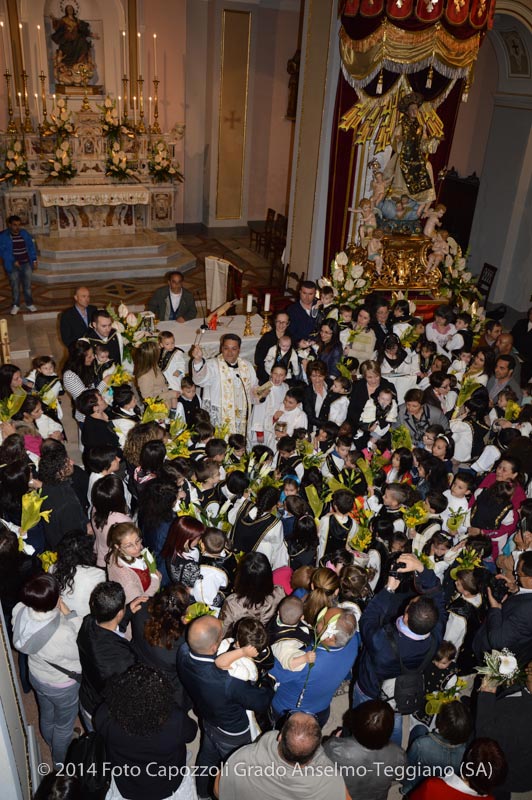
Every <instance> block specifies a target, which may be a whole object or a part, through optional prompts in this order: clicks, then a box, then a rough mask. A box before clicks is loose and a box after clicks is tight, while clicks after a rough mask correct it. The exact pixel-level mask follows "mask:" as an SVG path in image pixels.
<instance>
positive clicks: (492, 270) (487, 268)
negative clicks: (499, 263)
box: [477, 262, 497, 304]
mask: <svg viewBox="0 0 532 800" xmlns="http://www.w3.org/2000/svg"><path fill="white" fill-rule="evenodd" d="M496 274H497V267H494V266H493V265H492V264H487V263H486V262H484V266H483V267H482V272H481V273H480V275H479V276H478V281H477V289H478V290H479V292H480V294H481V295H482V297H483V299H484V304H486V303H487V302H488V297H489V295H490V292H491V287H492V286H493V282H494V280H495V275H496Z"/></svg>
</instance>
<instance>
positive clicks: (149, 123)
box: [148, 95, 151, 131]
mask: <svg viewBox="0 0 532 800" xmlns="http://www.w3.org/2000/svg"><path fill="white" fill-rule="evenodd" d="M148 128H149V129H150V131H151V95H150V96H149V97H148Z"/></svg>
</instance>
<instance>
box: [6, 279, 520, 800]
mask: <svg viewBox="0 0 532 800" xmlns="http://www.w3.org/2000/svg"><path fill="white" fill-rule="evenodd" d="M185 292H186V289H184V287H183V276H182V275H180V274H176V273H173V274H172V275H170V276H169V281H168V287H164V289H163V290H159V292H158V293H156V296H154V298H152V300H153V305H154V307H155V306H156V307H157V309H158V313H159V314H160V317H161V319H163V320H175V321H177V322H180V321H184V319H185V318H190V315H191V314H193V313H194V311H193V309H192V304H193V298H192V296H191V295H190V293H188V295H186V294H185ZM74 299H75V303H74V306H73V307H72V308H71V309H68V310H67V311H65V312H64V313H63V315H62V319H61V336H62V339H63V342H64V343H65V345H66V346H67V347H68V358H67V359H66V362H65V364H64V365H63V367H62V371H61V372H59V371H58V370H56V364H55V363H54V361H53V359H52V358H51V357H50V356H47V355H38V356H36V357H35V358H34V360H33V369H32V370H31V371H30V372H29V373H28V374H26V375H23V373H22V370H21V369H19V368H18V367H17V366H16V365H4V366H2V367H0V402H3V403H4V405H5V407H6V408H8V409H9V410H10V412H9V414H10V419H9V420H8V421H6V422H3V423H2V424H1V429H2V430H1V434H2V443H1V444H0V464H1V467H0V488H1V491H0V519H1V524H0V574H1V576H2V580H0V599H1V601H2V609H3V613H4V618H5V621H6V626H7V630H8V633H9V637H10V642H11V644H12V646H13V648H14V649H15V650H16V651H17V652H18V659H19V668H20V676H21V682H22V686H23V688H24V690H25V691H28V692H29V691H31V690H33V691H34V693H35V695H36V697H37V701H38V705H39V720H40V728H41V733H42V736H43V738H44V740H45V741H46V743H47V744H48V745H49V747H50V751H51V756H52V759H53V763H54V765H55V767H56V768H57V771H56V772H54V773H53V774H52V775H51V776H50V777H49V778H48V779H47V780H46V781H45V782H43V785H42V786H41V787H40V789H39V790H38V793H37V797H39V798H43V797H52V796H54V797H55V796H56V795H55V794H54V795H52V794H51V792H52V789H51V788H50V787H51V786H56V788H57V786H59V785H60V786H61V787H62V789H61V791H62V792H63V794H62V795H61V796H62V797H65V798H66V797H77V796H78V795H77V794H76V791H77V787H78V788H79V786H78V784H79V781H80V780H81V778H80V777H79V775H78V776H77V777H75V776H74V777H73V776H72V774H71V773H68V774H66V773H65V772H64V771H63V770H62V769H61V766H60V765H62V764H64V763H65V760H66V759H68V758H69V756H68V751H69V746H70V744H71V741H72V738H73V731H74V727H75V725H76V720H77V718H78V715H79V718H80V720H81V722H82V723H83V727H84V729H85V730H86V731H88V732H93V731H94V732H96V734H97V736H98V737H99V741H100V742H101V743H102V746H103V747H104V749H105V759H106V763H107V764H109V765H110V767H109V771H108V773H107V774H106V775H104V778H108V781H107V783H105V780H104V781H103V785H104V790H107V797H108V798H110V800H119V799H120V798H126V799H127V800H137V798H139V800H140V798H146V797H149V798H152V800H163V798H170V797H172V798H194V797H196V793H197V796H198V797H200V798H207V797H212V796H213V793H214V796H217V797H219V798H221V800H229V799H230V798H248V797H249V798H252V797H257V796H264V797H272V798H280V799H281V798H291V797H293V796H299V795H300V794H301V795H302V794H303V793H304V795H305V796H306V797H307V798H321V797H325V796H327V797H331V798H336V797H337V798H338V800H341V799H342V798H346V797H347V798H349V797H352V798H372V800H375V799H378V798H383V800H384V798H386V797H387V794H388V791H389V789H390V787H391V786H392V784H393V783H398V784H400V787H401V788H400V791H401V792H402V794H403V795H405V796H408V797H409V798H412V800H421V799H422V798H425V797H427V798H428V797H431V798H433V797H434V798H438V797H442V798H462V797H463V798H466V797H471V796H473V797H476V796H482V797H486V796H487V797H493V798H496V799H497V800H505V799H506V798H509V797H510V794H511V792H512V791H525V790H530V789H532V779H531V778H530V774H529V771H528V769H527V763H526V748H527V743H528V722H527V720H528V715H527V711H526V709H527V708H528V704H529V699H530V694H529V686H530V681H531V677H532V613H531V611H532V607H531V609H529V608H528V606H529V605H530V603H531V602H532V600H531V598H532V499H530V496H531V493H530V477H531V476H532V444H531V441H530V434H531V432H532V406H531V405H530V385H529V384H528V383H527V381H528V379H529V377H530V376H531V374H532V372H531V369H530V359H531V355H532V350H531V349H530V347H529V341H528V340H529V338H530V335H531V334H530V329H531V328H532V310H531V312H530V313H529V315H528V323H527V325H521V324H520V323H518V324H517V325H516V326H515V329H514V330H515V337H513V336H512V334H511V333H510V332H507V331H504V330H503V329H502V326H501V325H500V323H498V322H494V321H488V323H487V324H486V326H485V328H484V331H483V333H482V337H481V340H480V341H476V336H475V334H474V333H473V331H472V330H471V322H472V320H471V317H470V316H469V315H468V314H467V313H464V312H460V313H455V312H454V311H453V309H452V308H450V307H449V306H440V307H437V308H436V309H435V312H434V317H433V319H430V320H429V321H428V322H425V321H423V320H422V319H420V318H417V317H416V316H415V315H413V313H412V312H413V310H412V308H411V306H410V305H409V303H408V301H405V300H399V301H397V302H396V303H395V304H393V305H391V304H390V302H389V301H388V300H386V299H384V298H383V296H382V295H374V296H369V297H368V298H366V300H365V302H364V304H363V305H359V306H358V307H352V306H351V305H349V304H345V305H338V304H336V302H335V298H334V295H333V293H332V290H328V288H327V287H325V288H324V289H323V291H322V292H321V296H320V298H319V300H318V299H317V287H316V285H315V284H314V283H313V282H311V281H304V282H303V283H302V285H301V288H300V294H299V299H298V300H297V301H295V302H294V303H293V304H292V305H290V306H288V308H287V309H286V311H284V310H283V311H278V312H277V313H276V314H275V315H274V318H273V328H272V330H271V331H270V332H268V333H266V334H265V335H263V336H262V337H261V338H260V340H259V342H258V344H257V347H256V352H255V357H254V363H251V361H250V360H248V359H245V358H243V357H242V356H241V354H240V349H241V340H240V338H239V337H238V336H237V335H235V334H231V333H226V334H225V335H223V336H222V337H221V342H220V353H219V355H218V356H215V357H213V358H206V357H205V354H204V353H203V351H202V348H201V346H200V345H199V344H196V345H194V346H193V347H192V349H191V351H190V352H189V353H183V351H182V350H181V349H180V348H179V342H178V341H176V338H175V337H174V335H173V334H172V333H171V332H170V331H168V330H165V329H164V321H163V322H162V323H161V324H160V326H159V328H160V332H159V333H158V334H157V333H156V334H154V336H153V338H151V339H149V340H147V341H143V342H142V343H140V345H139V347H138V348H137V349H136V351H135V353H134V359H133V361H134V373H133V374H132V375H131V379H130V380H129V381H128V382H124V381H123V380H121V381H120V382H117V383H115V382H114V381H113V376H114V375H116V374H117V369H118V368H119V367H120V368H121V365H122V362H123V353H124V347H123V341H122V337H121V335H120V331H119V330H117V329H116V328H115V327H114V323H113V319H112V318H111V316H110V315H109V313H108V312H107V311H106V310H103V309H98V308H96V307H94V306H91V304H90V291H89V289H88V288H87V287H79V288H78V290H77V292H76V294H75V298H74ZM414 314H415V312H414ZM514 345H515V347H516V349H514ZM527 348H528V349H527ZM121 374H122V375H123V373H121ZM148 398H157V400H158V401H159V402H158V408H159V414H158V416H157V418H156V419H154V418H153V414H152V415H151V416H150V414H149V413H148V414H147V413H146V412H147V411H148V412H150V410H152V408H151V406H150V405H149V403H148V404H147V403H146V400H147V399H148ZM69 400H70V401H71V404H72V414H73V416H74V418H75V421H76V425H77V428H78V431H79V444H80V451H81V453H82V465H81V464H75V463H74V461H73V460H72V459H71V458H70V457H69V456H68V453H67V450H66V447H65V433H64V429H63V424H62V420H64V417H63V416H62V415H63V414H68V413H70V408H69ZM161 408H162V409H163V411H162V413H161ZM35 492H40V495H41V501H42V504H41V506H40V511H39V513H38V515H37V518H35V517H32V520H31V525H29V524H27V519H28V516H27V505H28V503H27V498H28V497H30V498H31V497H32V496H33V497H34V498H35V494H34V493H35ZM493 651H500V652H502V651H504V657H505V658H507V659H510V663H514V662H513V661H512V659H513V660H514V661H515V664H516V668H515V669H514V670H513V672H511V671H510V672H511V674H510V672H507V673H504V674H506V675H510V677H512V676H513V678H514V680H513V681H512V680H510V678H508V679H507V680H504V679H503V678H504V674H503V673H501V675H500V676H499V677H500V678H501V680H500V681H498V682H497V680H496V678H494V677H493V676H490V675H484V676H483V677H482V676H480V675H479V674H478V673H477V670H478V668H480V667H482V666H483V665H484V664H485V657H486V655H487V654H488V655H489V654H492V652H493ZM518 668H519V669H518ZM519 670H520V671H519ZM427 696H430V697H432V698H434V699H436V700H437V701H438V702H437V703H436V705H434V703H432V704H430V703H428V702H427V700H428V699H429V698H428V697H427ZM335 697H337V699H336V701H335V707H336V710H337V711H338V710H339V711H341V712H343V713H344V716H343V724H342V725H341V726H340V727H339V728H337V730H335V731H334V732H332V733H331V734H330V735H329V736H328V737H325V738H324V737H323V728H324V726H325V725H326V724H327V722H328V720H329V717H330V713H331V704H332V703H333V699H334V698H335ZM198 725H199V728H200V729H201V730H200V733H201V741H200V746H199V751H198V755H197V759H196V769H195V770H193V769H192V765H191V764H189V762H188V760H187V743H189V742H191V741H192V740H193V739H194V738H195V736H196V733H197V727H198ZM154 765H155V766H154ZM47 792H48V794H47ZM57 796H58V795H57Z"/></svg>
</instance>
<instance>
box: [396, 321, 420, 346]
mask: <svg viewBox="0 0 532 800" xmlns="http://www.w3.org/2000/svg"><path fill="white" fill-rule="evenodd" d="M418 338H419V337H418V335H417V333H416V329H415V328H414V326H413V325H409V326H408V328H406V329H405V330H404V331H403V333H402V334H401V338H400V342H401V347H404V348H405V350H409V349H410V348H411V347H412V345H413V344H414V343H415V342H416V341H417V340H418Z"/></svg>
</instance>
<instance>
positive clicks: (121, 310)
mask: <svg viewBox="0 0 532 800" xmlns="http://www.w3.org/2000/svg"><path fill="white" fill-rule="evenodd" d="M128 314H129V308H128V307H127V306H126V305H125V303H120V305H119V306H118V316H119V317H120V318H121V319H124V317H127V315H128Z"/></svg>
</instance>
